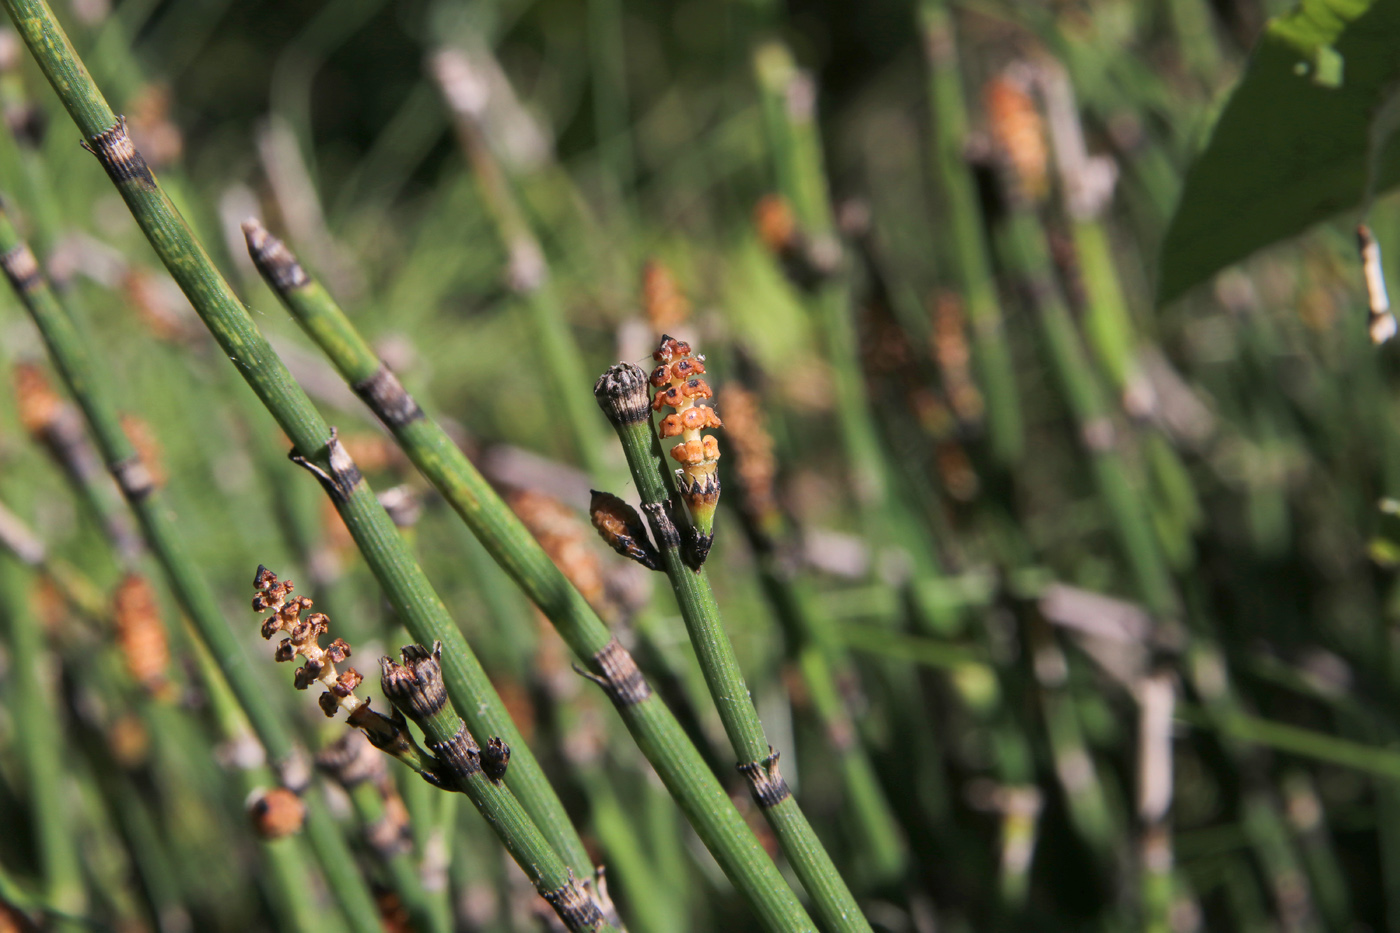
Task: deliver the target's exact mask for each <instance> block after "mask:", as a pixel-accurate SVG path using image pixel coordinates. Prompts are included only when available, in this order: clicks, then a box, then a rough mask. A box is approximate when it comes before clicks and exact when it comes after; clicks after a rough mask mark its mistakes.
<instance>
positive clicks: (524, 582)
mask: <svg viewBox="0 0 1400 933" xmlns="http://www.w3.org/2000/svg"><path fill="white" fill-rule="evenodd" d="M245 230H246V232H247V234H248V239H249V245H250V251H251V253H252V255H253V258H254V261H255V262H256V263H257V265H258V267H259V270H260V271H261V272H262V273H263V276H264V278H266V279H267V280H268V282H269V283H271V285H272V287H273V289H274V290H275V291H276V292H277V294H278V295H279V297H281V299H282V300H283V302H284V303H285V304H286V306H287V308H288V310H290V311H291V312H292V315H293V316H294V317H295V318H296V319H297V321H298V322H299V323H300V324H301V325H302V327H303V328H305V329H306V332H307V333H308V334H310V336H311V338H312V339H313V340H315V341H316V343H317V344H318V345H319V346H320V347H321V349H322V350H323V351H324V352H325V353H326V355H327V356H329V357H330V359H331V362H332V363H334V364H335V366H336V369H338V370H339V371H340V374H341V376H343V377H344V378H345V380H346V381H347V382H348V383H350V384H351V385H352V386H354V387H355V388H356V391H357V392H359V394H360V396H361V398H363V399H364V400H365V402H366V403H367V404H369V406H370V407H371V408H372V409H373V410H374V412H375V414H376V415H378V416H379V418H380V419H381V420H382V421H383V422H384V423H385V424H386V425H388V426H389V428H390V430H392V431H393V432H394V437H395V438H396V439H397V440H398V442H399V445H400V446H401V447H402V448H403V450H404V451H405V453H407V454H408V456H409V458H410V459H411V460H412V461H413V463H414V465H415V466H416V467H418V469H419V471H421V472H422V474H423V475H424V476H425V477H427V479H428V481H429V482H431V483H432V484H433V486H434V487H435V488H436V489H437V490H438V491H439V492H440V493H442V495H443V497H444V498H446V499H447V501H448V502H449V503H451V505H452V507H453V508H454V509H455V510H456V511H457V514H458V515H459V516H461V518H462V521H464V522H465V523H466V524H467V526H468V527H469V528H470V529H471V530H472V533H473V534H475V535H476V536H477V538H478V539H479V540H480V541H481V544H482V545H483V546H484V547H485V548H486V550H487V551H488V552H489V553H490V555H491V556H492V557H493V558H494V559H495V561H496V563H497V564H499V565H500V566H501V568H502V569H503V570H505V572H506V573H507V574H509V575H510V577H511V579H512V580H514V581H515V583H516V585H517V586H519V587H520V589H521V590H522V591H523V592H524V593H525V595H526V596H528V597H529V598H530V600H531V601H532V602H534V603H535V605H537V606H539V608H540V611H541V612H543V613H544V614H545V616H547V617H548V618H549V620H550V622H552V623H553V624H554V626H555V628H556V629H557V630H558V632H559V634H560V635H561V636H562V637H563V639H564V641H565V642H566V643H567V644H568V645H569V647H570V648H571V649H572V650H573V651H574V653H575V654H577V655H578V656H579V658H581V659H583V660H584V661H585V663H586V664H587V665H588V668H589V670H590V672H591V676H592V677H594V678H597V679H598V682H599V683H600V685H602V686H604V689H605V690H607V691H608V694H609V697H610V698H611V699H612V700H613V704H614V706H615V707H616V709H617V711H618V713H619V715H621V716H622V719H623V721H624V723H625V724H626V725H627V728H628V730H629V731H630V732H631V733H632V736H633V738H634V739H635V740H636V742H637V745H638V747H639V748H640V749H641V750H642V754H643V755H645V756H646V758H647V760H648V761H649V762H651V765H652V767H653V768H655V769H656V773H657V775H658V776H659V777H660V778H661V780H662V781H663V782H664V783H665V785H666V788H667V789H668V790H669V791H670V792H671V795H672V796H673V797H674V798H675V799H676V802H677V803H678V804H679V806H680V807H681V809H682V810H683V811H684V812H685V815H686V817H687V819H689V820H690V823H691V825H692V826H693V827H694V828H695V831H696V833H698V834H699V836H700V838H701V840H702V841H703V842H704V843H705V846H706V847H707V848H708V849H709V850H710V852H711V853H712V854H713V855H714V857H715V860H716V861H717V862H718V863H719V865H720V867H721V868H722V869H723V870H724V872H725V874H726V875H727V876H728V877H729V879H730V881H732V882H733V884H734V886H735V887H736V888H737V889H738V890H739V891H740V892H742V893H743V894H744V896H745V897H746V898H747V899H748V901H749V903H750V905H751V906H752V907H753V909H754V911H755V912H756V913H757V914H758V915H759V916H760V918H761V919H762V920H763V921H764V923H765V925H766V926H767V927H768V929H770V930H775V931H776V930H809V929H811V928H812V926H811V921H810V920H808V919H807V917H806V914H805V913H804V912H803V910H802V907H801V905H800V904H799V903H798V901H797V898H796V897H795V896H794V895H793V893H792V891H791V889H790V888H789V887H788V886H787V884H786V883H785V882H784V881H783V880H782V876H781V875H780V874H779V873H778V871H777V868H776V866H775V865H774V864H773V862H772V860H771V859H769V858H768V856H767V855H766V854H765V853H764V852H763V849H762V847H761V846H760V845H759V843H758V840H757V839H756V838H755V837H754V834H753V832H752V831H751V830H750V829H749V828H748V827H747V826H746V825H745V824H744V821H743V818H742V817H741V816H740V815H739V813H738V811H737V810H736V809H735V808H734V806H733V804H732V803H730V801H729V799H728V797H727V795H726V794H725V792H724V788H723V787H722V786H721V785H720V783H719V781H717V780H716V779H715V776H714V774H713V773H711V771H710V769H709V768H708V767H707V766H706V764H705V760H704V758H702V757H701V755H700V752H699V751H697V750H696V748H695V746H694V744H693V743H692V742H691V741H690V739H689V738H688V737H687V736H686V734H685V731H684V730H683V729H682V728H681V726H680V724H679V723H678V722H677V721H676V717H675V715H674V714H673V713H672V712H671V710H670V709H669V708H668V707H667V706H666V704H665V703H664V702H662V700H661V698H660V697H659V696H657V695H656V694H655V693H653V692H652V691H651V688H650V687H649V686H648V685H647V684H646V681H645V679H644V678H643V677H642V675H641V672H640V671H638V670H637V668H636V665H635V663H634V662H633V661H632V658H631V656H630V655H629V654H628V653H627V651H626V650H625V649H624V648H623V647H622V646H621V645H620V644H619V643H618V642H617V640H616V639H614V638H613V637H612V633H611V632H610V631H609V630H608V627H607V625H605V624H604V623H603V621H602V620H601V619H600V618H599V617H598V614H597V613H596V612H595V611H594V610H593V608H592V607H591V606H589V605H588V602H587V601H586V600H584V598H583V597H582V596H581V595H580V594H579V592H578V591H577V590H576V589H574V587H573V586H572V585H571V584H570V583H569V581H568V580H567V579H566V578H565V576H564V574H563V573H562V572H561V571H560V570H559V568H558V567H556V566H555V564H554V562H553V561H552V560H550V559H549V555H548V554H546V553H545V552H544V549H543V548H541V547H540V545H539V543H538V542H537V541H536V540H535V539H534V537H533V536H532V535H531V534H530V532H529V531H528V530H527V529H526V528H525V526H524V525H523V524H521V522H520V519H518V518H517V517H516V516H515V513H514V512H512V511H511V510H510V507H509V506H507V505H506V504H505V502H503V501H502V500H501V498H500V496H499V495H497V493H496V492H495V490H494V489H492V488H491V485H490V483H488V482H487V481H486V479H485V477H483V476H482V475H481V473H480V472H479V471H478V470H477V468H476V467H475V466H474V465H473V464H472V463H471V461H470V460H468V459H467V457H466V455H465V454H463V453H462V451H461V449H460V448H458V447H457V445H456V444H454V443H453V442H452V440H451V438H449V437H448V436H447V433H446V432H445V431H443V429H442V427H441V426H440V425H439V424H438V423H437V422H436V421H434V420H433V419H432V418H430V417H428V416H427V415H426V414H424V412H423V410H422V409H421V408H419V406H418V404H417V403H416V402H414V401H413V399H412V398H411V397H410V396H409V395H408V393H406V392H405V391H404V390H403V387H402V386H401V385H400V384H399V382H398V380H397V378H395V377H394V376H393V374H392V373H391V372H390V371H389V369H388V367H386V366H385V365H384V364H383V362H382V361H381V360H380V359H379V357H378V356H377V355H376V354H375V353H374V351H373V350H372V349H371V348H370V346H369V344H368V343H367V342H366V341H365V339H364V338H363V337H362V336H361V335H360V333H359V332H358V331H357V330H356V329H355V327H354V325H353V324H352V323H351V322H350V320H349V318H347V317H346V316H345V313H344V312H343V311H342V310H341V309H340V308H339V307H338V306H337V305H336V303H335V300H334V299H333V298H331V296H330V295H329V294H328V293H327V292H326V290H325V289H324V288H323V287H322V286H321V285H320V283H318V282H317V281H316V280H315V279H312V278H311V277H309V276H308V275H307V274H306V272H305V270H303V269H302V267H301V266H300V264H298V263H297V261H296V259H295V258H294V257H293V256H292V255H291V253H290V252H288V251H287V249H286V247H285V246H283V245H282V244H281V243H280V242H278V241H277V240H276V239H274V238H273V237H271V236H270V235H268V233H267V232H266V230H264V229H263V228H262V227H261V225H259V224H257V223H256V222H252V223H249V224H247V225H246V226H245ZM478 734H487V735H490V734H493V733H490V732H485V733H481V732H479V730H478ZM495 734H498V733H495ZM514 767H515V765H514V763H512V765H511V768H512V770H513V769H514Z"/></svg>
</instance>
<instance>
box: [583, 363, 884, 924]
mask: <svg viewBox="0 0 1400 933" xmlns="http://www.w3.org/2000/svg"><path fill="white" fill-rule="evenodd" d="M594 393H595V395H597V396H598V400H599V403H600V405H602V407H603V409H604V411H605V412H606V413H608V415H609V420H611V421H612V422H613V426H614V427H615V428H616V429H617V435H618V437H619V439H620V440H621V441H622V450H623V453H624V454H625V455H626V457H627V465H628V467H629V468H630V470H631V472H632V479H633V481H634V482H635V483H636V485H637V492H638V493H639V494H640V496H641V500H642V511H643V512H644V513H645V514H646V516H647V520H648V523H649V524H650V527H651V533H652V538H653V540H654V541H655V542H656V548H657V551H658V552H659V554H660V558H661V561H662V565H663V566H664V568H665V570H666V576H667V578H668V579H669V580H670V582H671V588H672V589H673V590H674V591H675V594H676V602H677V603H678V604H679V605H680V610H681V617H682V618H683V619H684V620H685V625H686V630H687V631H688V632H689V635H690V642H691V644H692V645H693V646H694V648H695V653H696V656H697V658H698V659H699V661H700V668H701V670H702V671H703V672H704V675H705V683H706V685H707V686H708V687H709V688H710V696H711V697H712V698H713V699H714V703H715V707H716V709H718V711H719V716H720V720H721V721H722V722H723V723H724V729H725V732H726V733H727V734H728V736H729V741H730V743H731V744H732V745H733V746H734V751H735V754H737V755H738V756H739V762H738V768H739V771H740V772H741V773H743V775H744V777H745V778H747V779H748V782H749V787H750V790H751V791H752V792H753V796H754V799H755V800H756V801H757V802H758V805H759V807H760V809H761V810H762V811H763V815H764V817H765V818H766V819H767V820H768V822H769V825H771V826H772V827H773V831H774V833H775V834H776V835H777V837H778V843H779V845H781V846H782V849H783V852H784V854H786V855H787V857H788V861H789V862H790V863H791V864H792V867H793V869H794V870H795V871H796V872H797V876H798V877H799V878H800V879H801V880H802V884H803V886H804V887H805V888H806V889H807V893H808V894H809V895H811V897H812V901H813V904H814V905H815V907H816V911H817V915H818V916H819V917H821V919H822V922H823V923H824V924H825V926H827V927H828V928H830V929H832V930H849V931H869V930H870V924H869V922H868V921H867V920H866V919H865V917H864V915H862V913H861V911H860V908H859V906H857V904H856V901H855V898H854V897H853V896H852V895H851V892H850V889H849V888H848V887H847V886H846V882H845V881H844V880H842V878H841V875H840V873H839V872H838V871H837V870H836V866H835V864H833V863H832V861H831V856H830V855H829V854H828V853H827V851H826V849H825V848H824V847H823V846H822V844H821V840H819V839H818V838H817V835H816V833H815V832H814V831H813V830H812V826H811V824H810V823H809V822H808V821H807V817H806V815H805V814H803V812H802V809H801V808H800V807H799V806H798V805H797V801H796V799H794V798H793V796H792V793H791V791H790V790H789V789H788V786H787V782H786V781H784V780H783V776H782V773H781V772H780V771H779V769H778V754H777V752H776V751H775V750H774V749H773V748H772V747H771V746H770V745H769V744H768V739H767V738H766V736H765V735H764V733H763V725H762V723H760V722H759V719H758V710H757V709H756V708H755V707H754V704H753V698H752V697H751V696H750V695H749V688H748V685H747V684H746V683H745V682H744V675H743V673H742V672H741V671H740V670H739V662H738V658H737V657H736V656H735V654H734V646H733V644H732V643H731V642H730V641H729V636H728V634H727V633H726V632H725V631H724V624H723V621H722V620H721V619H720V614H719V606H718V605H717V604H716V603H715V598H714V593H713V592H711V590H710V581H709V577H708V576H706V574H705V571H704V569H703V567H701V568H700V569H695V570H693V569H691V567H690V566H689V565H688V564H687V563H686V559H685V557H684V556H683V554H682V547H681V534H680V532H679V530H678V529H677V527H676V524H675V523H676V516H678V515H680V514H682V510H683V509H684V506H683V505H681V504H680V502H679V501H678V500H677V501H673V500H672V498H671V492H670V489H669V487H668V485H667V482H666V474H665V467H664V465H663V462H662V458H661V447H660V444H659V442H658V439H657V437H656V434H655V433H654V432H653V431H652V427H651V419H650V412H651V405H650V403H649V400H648V398H647V375H646V373H644V372H642V371H641V370H640V369H639V368H637V367H636V366H635V365H633V364H631V363H618V364H617V365H615V366H613V367H612V368H610V369H609V370H608V371H607V373H605V374H604V375H603V377H602V379H600V380H599V381H598V386H597V387H596V388H595V389H594Z"/></svg>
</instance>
